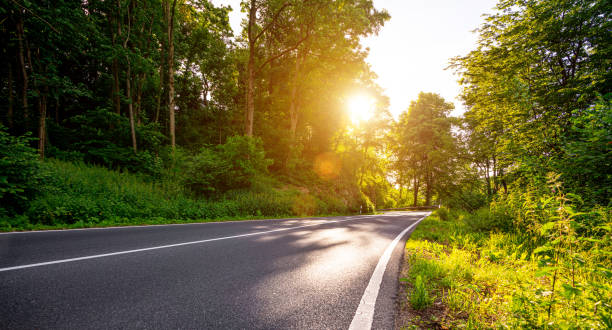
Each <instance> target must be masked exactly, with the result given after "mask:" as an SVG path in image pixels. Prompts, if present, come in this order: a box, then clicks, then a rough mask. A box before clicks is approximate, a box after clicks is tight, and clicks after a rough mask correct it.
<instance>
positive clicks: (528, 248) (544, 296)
mask: <svg viewBox="0 0 612 330" xmlns="http://www.w3.org/2000/svg"><path fill="white" fill-rule="evenodd" d="M483 217H484V218H485V220H486V221H490V220H491V219H490V215H488V214H487V212H486V211H479V212H477V213H476V214H467V213H462V212H449V211H448V210H446V209H440V210H439V211H436V212H434V213H433V215H432V216H430V217H428V218H427V219H425V220H424V221H423V222H421V224H420V225H419V226H418V228H417V229H416V230H415V231H414V233H413V234H412V236H411V238H410V240H408V242H407V244H406V254H405V258H406V259H405V265H404V268H403V270H402V276H401V278H400V283H401V287H402V289H403V290H405V299H404V300H403V301H402V303H401V304H400V313H399V318H398V322H397V328H399V329H420V328H422V329H430V328H441V329H448V328H609V327H610V326H611V325H612V322H611V321H612V319H611V315H612V314H611V313H610V303H611V302H612V286H611V285H610V277H609V275H610V264H607V266H606V264H603V266H602V264H598V263H596V262H595V259H597V258H593V257H591V258H589V253H591V254H593V251H592V250H591V251H588V250H587V251H585V250H583V251H578V250H575V251H573V253H574V257H575V259H576V260H578V259H580V260H582V262H575V263H572V264H567V265H565V266H567V267H565V266H563V265H557V266H556V268H555V270H556V271H555V272H554V274H555V276H552V275H550V272H551V269H550V265H548V266H543V263H542V260H543V258H542V257H541V256H540V255H539V254H538V253H537V252H538V251H539V250H538V247H539V246H542V242H539V241H537V240H534V239H533V238H532V237H531V236H528V235H527V234H525V233H521V232H518V231H502V230H484V229H483V228H485V226H484V225H483V221H484V220H483ZM601 248H602V247H601V246H599V249H601ZM606 249H607V250H608V251H609V245H607V247H605V248H604V250H606ZM607 260H609V259H607ZM559 263H561V261H559ZM564 267H565V268H564ZM569 267H572V268H569ZM606 268H607V269H606ZM568 269H569V270H571V272H570V271H565V270H568Z"/></svg>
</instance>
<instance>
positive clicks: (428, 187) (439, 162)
mask: <svg viewBox="0 0 612 330" xmlns="http://www.w3.org/2000/svg"><path fill="white" fill-rule="evenodd" d="M452 109H454V105H453V104H452V103H447V102H445V101H444V99H443V98H442V97H440V96H439V95H438V94H433V93H423V92H421V93H419V97H418V99H417V100H416V101H412V102H411V103H410V106H409V108H408V111H406V112H403V113H402V114H401V115H400V119H399V122H398V124H397V125H396V127H395V130H396V133H395V136H396V137H397V140H398V141H397V142H398V144H399V146H398V147H397V149H398V157H397V159H398V161H399V162H401V166H407V167H409V168H410V172H411V174H412V176H413V192H414V200H413V205H415V206H416V204H417V197H418V193H419V188H420V186H421V185H422V184H424V185H425V204H426V205H431V202H432V199H433V197H434V194H435V193H438V194H440V193H442V192H443V191H444V189H443V187H444V185H445V180H443V179H446V178H447V177H449V174H450V173H452V172H453V169H454V168H453V167H454V165H455V162H456V161H455V160H456V140H455V136H454V135H453V134H452V131H451V126H452V124H453V120H452V118H450V117H448V115H449V113H450V111H451V110H452Z"/></svg>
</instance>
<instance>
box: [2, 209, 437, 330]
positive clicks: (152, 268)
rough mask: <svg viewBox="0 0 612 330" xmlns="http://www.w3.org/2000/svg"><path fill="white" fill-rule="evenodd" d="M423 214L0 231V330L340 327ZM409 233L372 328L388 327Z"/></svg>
mask: <svg viewBox="0 0 612 330" xmlns="http://www.w3.org/2000/svg"><path fill="white" fill-rule="evenodd" d="M426 214H427V213H426V212H420V213H418V212H411V213H407V212H395V213H388V214H384V215H372V216H349V217H331V218H313V219H284V220H261V221H241V222H225V223H205V224H185V225H168V226H144V227H124V228H106V229H89V230H65V231H44V232H31V233H2V234H0V328H2V329H40V328H62V329H91V328H99V329H117V328H129V329H140V328H147V329H174V328H180V329H211V328H214V329H253V328H257V329H279V328H280V329H286V328H296V329H348V328H349V326H350V325H351V322H352V321H353V319H354V317H355V315H356V311H357V309H358V307H359V308H362V307H363V306H361V305H360V301H361V299H362V297H365V295H364V292H365V290H366V287H367V288H368V290H369V292H370V295H372V291H371V288H372V287H373V286H372V284H370V285H369V283H370V282H372V283H373V284H374V286H378V285H376V283H374V282H376V281H374V280H371V279H372V278H374V277H375V276H373V274H375V273H376V272H375V271H374V270H375V268H376V266H377V264H378V263H379V261H380V259H381V256H382V255H383V253H384V251H385V250H387V249H388V248H389V246H390V244H391V243H392V242H393V241H394V239H396V237H398V235H400V234H401V233H402V232H403V231H405V230H406V229H407V228H408V227H410V226H411V225H413V224H414V223H415V222H416V221H417V220H418V219H421V218H422V217H424V216H425V215H426ZM412 228H414V226H412ZM410 231H411V230H409V231H408V233H406V234H404V235H402V236H401V237H400V239H399V244H397V245H396V246H395V248H393V249H391V250H389V251H391V252H390V253H391V255H390V259H389V263H388V264H387V265H386V267H384V268H383V269H382V271H383V276H382V282H381V284H380V285H379V286H378V288H379V291H378V294H377V295H374V299H375V302H376V303H375V308H374V309H373V311H374V312H373V321H372V328H374V329H391V328H393V322H394V312H395V303H396V294H397V276H398V271H399V265H400V259H401V255H402V253H403V248H402V247H403V243H404V242H405V240H406V239H407V236H408V234H409V232H410ZM383 259H384V258H383ZM379 268H380V266H379ZM378 288H377V289H378ZM362 305H364V303H362ZM366 305H367V304H366ZM365 307H366V308H367V307H368V306H365Z"/></svg>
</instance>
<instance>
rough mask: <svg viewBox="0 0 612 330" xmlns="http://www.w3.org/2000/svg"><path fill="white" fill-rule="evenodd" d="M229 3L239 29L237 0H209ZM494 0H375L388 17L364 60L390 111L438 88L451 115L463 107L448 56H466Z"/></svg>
mask: <svg viewBox="0 0 612 330" xmlns="http://www.w3.org/2000/svg"><path fill="white" fill-rule="evenodd" d="M212 2H213V3H214V4H215V5H219V4H223V5H230V6H231V7H232V8H233V9H234V10H233V12H231V13H230V24H231V26H232V29H233V30H234V33H240V30H241V28H240V22H241V20H242V18H243V17H245V14H244V13H241V12H240V0H213V1H212ZM496 3H497V0H374V6H375V7H376V8H377V9H386V10H387V11H388V12H389V14H390V15H391V19H390V20H389V21H387V22H386V23H385V25H384V26H383V28H382V29H381V30H380V32H379V33H378V35H372V36H369V37H366V38H364V39H363V40H362V45H363V46H364V47H369V48H370V53H369V55H368V58H367V61H368V63H370V65H371V67H372V70H373V71H374V72H376V74H377V75H378V79H377V83H378V84H379V85H380V86H381V87H382V88H383V89H384V91H385V94H386V95H387V96H388V97H389V98H390V102H391V105H390V110H391V113H392V114H393V115H394V116H395V117H397V116H398V115H399V114H400V113H401V112H402V111H404V110H406V109H407V108H408V106H409V105H410V101H411V100H416V98H417V96H418V94H419V92H421V91H423V92H433V93H438V94H440V95H441V96H442V97H444V99H446V101H448V102H453V103H454V104H455V111H453V115H459V114H461V113H463V112H464V110H465V109H464V107H463V105H462V104H461V101H460V100H459V99H458V98H457V96H458V95H459V92H460V87H459V84H458V83H457V79H458V77H457V76H456V75H454V73H453V72H452V70H451V69H449V70H445V68H446V67H448V64H449V60H450V58H452V57H455V56H459V55H465V54H467V53H468V52H469V51H470V50H472V49H474V48H475V46H476V40H477V36H476V34H475V33H473V32H472V31H473V30H474V29H476V28H477V27H478V26H479V25H480V24H481V23H482V22H483V18H482V14H484V13H491V12H492V11H493V7H495V4H496Z"/></svg>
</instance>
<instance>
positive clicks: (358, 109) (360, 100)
mask: <svg viewBox="0 0 612 330" xmlns="http://www.w3.org/2000/svg"><path fill="white" fill-rule="evenodd" d="M347 107H348V111H349V114H350V116H351V121H352V122H353V124H359V123H360V122H362V121H367V120H369V119H370V118H371V117H372V113H373V111H374V99H373V98H371V97H370V96H368V95H365V94H356V95H353V96H351V97H350V98H349V99H348V101H347Z"/></svg>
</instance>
